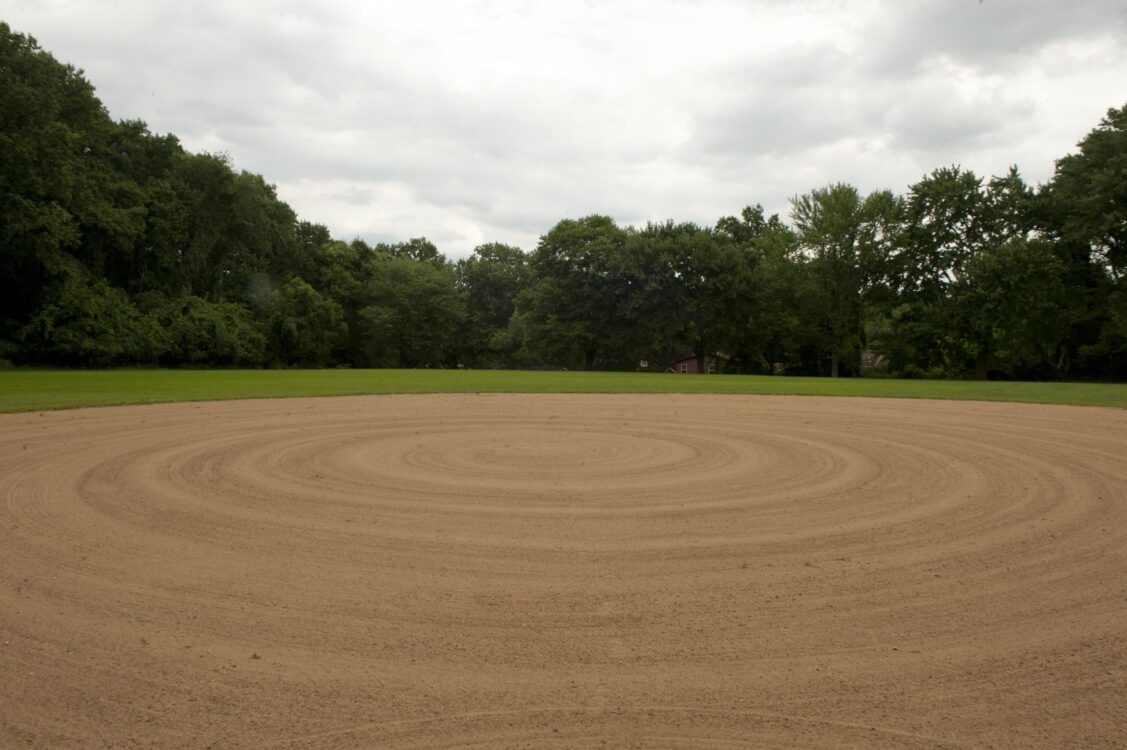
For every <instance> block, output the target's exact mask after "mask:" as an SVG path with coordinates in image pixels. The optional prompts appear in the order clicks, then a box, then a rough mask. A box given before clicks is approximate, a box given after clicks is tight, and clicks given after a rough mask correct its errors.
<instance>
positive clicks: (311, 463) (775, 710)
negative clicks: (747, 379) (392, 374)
mask: <svg viewBox="0 0 1127 750" xmlns="http://www.w3.org/2000/svg"><path fill="white" fill-rule="evenodd" d="M1125 696H1127V412H1124V411H1118V410H1111V409H1096V408H1077V407H1054V406H1029V405H1012V404H981V403H960V402H925V401H895V400H865V399H824V398H785V397H784V398H772V397H755V396H684V395H661V396H648V395H623V396H612V395H599V396H593V395H592V396H580V395H482V396H467V395H437V396H379V397H359V398H331V399H302V400H281V401H244V402H228V403H211V404H175V405H166V406H150V407H121V408H113V409H92V410H82V411H73V412H60V413H50V414H25V415H6V416H3V417H0V747H5V748H7V747H51V748H55V747H61V748H66V747H102V746H105V747H133V746H142V747H150V746H151V747H169V748H171V747H209V746H213V747H262V748H301V747H341V748H345V747H347V748H353V747H428V748H430V747H544V746H556V747H561V748H563V747H666V748H669V747H710V748H711V747H747V746H767V747H844V746H858V747H872V746H880V747H904V748H916V747H921V748H922V747H982V746H993V747H1029V746H1036V747H1122V746H1123V743H1124V727H1127V700H1125Z"/></svg>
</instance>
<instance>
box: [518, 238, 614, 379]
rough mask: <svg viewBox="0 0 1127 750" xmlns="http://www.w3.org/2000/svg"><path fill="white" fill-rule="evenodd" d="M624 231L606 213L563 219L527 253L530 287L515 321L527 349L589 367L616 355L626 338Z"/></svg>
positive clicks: (550, 358) (562, 361)
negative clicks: (622, 260)
mask: <svg viewBox="0 0 1127 750" xmlns="http://www.w3.org/2000/svg"><path fill="white" fill-rule="evenodd" d="M625 243H626V233H625V231H623V230H622V229H620V228H619V227H618V225H616V224H615V223H614V220H613V219H611V218H610V217H607V216H587V217H585V218H582V219H565V220H563V221H561V222H559V223H558V224H556V226H554V227H552V229H551V230H549V231H548V233H547V234H545V235H544V236H543V237H541V238H540V243H539V244H538V245H537V246H536V249H535V250H533V252H532V253H531V255H530V257H529V271H530V276H531V286H530V288H529V289H528V290H527V291H526V292H525V293H524V294H523V295H522V296H521V297H520V299H519V301H518V306H519V311H518V316H517V317H518V321H517V325H518V326H519V327H520V328H521V330H522V331H523V334H524V336H525V343H526V346H527V348H528V349H529V350H530V351H533V352H536V353H537V354H538V355H539V356H540V357H542V358H544V359H545V360H548V361H553V362H555V363H557V364H563V365H568V366H571V365H576V364H578V365H581V366H582V367H584V368H586V369H593V368H594V367H595V365H596V363H598V362H599V360H600V357H601V358H602V359H603V360H604V361H608V360H616V359H617V360H621V358H622V351H623V342H624V340H626V339H627V338H629V334H630V331H629V321H628V319H627V317H626V315H625V307H624V302H625V299H626V297H627V295H628V294H629V290H628V288H627V286H626V285H625V284H624V283H623V278H622V275H621V268H622V263H621V255H622V253H623V249H624V246H625Z"/></svg>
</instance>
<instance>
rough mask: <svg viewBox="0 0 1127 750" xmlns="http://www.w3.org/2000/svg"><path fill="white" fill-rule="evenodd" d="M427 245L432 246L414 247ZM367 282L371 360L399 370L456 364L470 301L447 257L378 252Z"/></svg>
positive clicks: (362, 319)
mask: <svg viewBox="0 0 1127 750" xmlns="http://www.w3.org/2000/svg"><path fill="white" fill-rule="evenodd" d="M424 243H425V244H429V243H426V241H425V240H416V241H412V243H408V244H410V245H413V246H415V247H422V246H424ZM432 247H433V246H432ZM362 284H363V286H362V289H361V298H362V300H363V302H362V303H361V304H362V307H361V308H360V309H359V312H358V315H359V324H358V325H359V331H360V341H361V346H362V351H361V355H362V357H363V358H364V361H365V362H367V363H371V364H374V365H377V366H389V365H390V366H398V367H420V366H425V367H442V366H447V365H452V364H454V363H455V362H456V358H457V356H456V352H457V348H458V332H459V331H460V330H461V329H462V326H463V321H464V319H465V302H464V300H463V298H462V293H461V290H459V289H458V286H457V283H456V273H455V270H454V267H453V265H452V264H450V263H449V262H448V261H447V260H446V259H445V258H444V257H442V256H441V255H436V256H434V257H427V258H421V259H420V258H415V257H412V256H411V255H410V254H408V253H389V252H386V251H385V250H383V249H381V248H376V249H375V250H374V251H372V252H371V253H370V254H369V257H368V258H366V260H365V264H364V280H363V282H362Z"/></svg>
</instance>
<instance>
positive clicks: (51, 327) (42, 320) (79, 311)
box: [18, 266, 168, 367]
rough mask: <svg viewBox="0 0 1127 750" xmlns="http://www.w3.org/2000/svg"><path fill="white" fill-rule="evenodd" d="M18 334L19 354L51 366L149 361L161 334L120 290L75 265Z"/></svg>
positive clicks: (163, 339) (160, 345)
mask: <svg viewBox="0 0 1127 750" xmlns="http://www.w3.org/2000/svg"><path fill="white" fill-rule="evenodd" d="M45 297H46V299H47V300H48V301H47V302H46V303H45V304H44V305H43V306H42V307H41V308H40V309H39V310H38V311H36V313H35V314H34V315H33V316H32V318H31V320H30V321H29V322H28V323H27V324H26V325H25V326H24V327H23V329H22V330H21V331H20V332H19V334H18V341H19V342H20V345H21V358H26V359H29V360H31V361H41V362H47V363H50V364H57V365H86V366H91V365H93V366H102V367H104V366H107V365H113V364H123V363H144V362H150V363H151V362H155V361H156V359H157V357H159V356H160V354H162V353H163V352H164V351H165V349H166V348H167V345H168V339H167V334H166V333H165V331H164V330H163V329H162V328H161V327H160V326H159V325H157V323H156V321H154V320H153V319H152V318H151V317H149V316H147V315H142V314H141V312H140V311H139V310H137V308H136V307H134V305H133V304H132V303H131V302H130V301H129V298H128V296H126V294H125V292H123V291H122V290H120V289H117V288H115V287H112V286H110V285H109V284H107V283H106V282H105V280H103V279H93V280H91V279H89V278H87V277H86V274H85V273H84V272H83V271H82V270H81V269H79V268H75V267H73V266H72V267H70V268H67V269H65V270H64V272H63V273H62V274H61V275H60V276H59V278H58V279H57V280H56V281H55V282H53V283H52V285H51V287H50V288H49V290H48V293H47V294H46V295H45Z"/></svg>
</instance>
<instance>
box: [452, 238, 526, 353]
mask: <svg viewBox="0 0 1127 750" xmlns="http://www.w3.org/2000/svg"><path fill="white" fill-rule="evenodd" d="M457 273H458V286H459V288H461V289H462V290H463V292H464V294H465V304H466V320H465V332H464V335H463V336H462V341H461V347H460V349H461V359H462V360H463V361H464V362H465V363H466V364H468V365H471V366H474V367H483V366H484V367H504V366H511V365H513V364H515V358H516V351H517V348H518V346H519V343H518V341H517V340H515V339H514V337H513V336H512V335H511V332H510V328H509V324H510V322H511V321H512V319H513V313H514V311H515V309H516V299H517V296H518V295H519V294H520V293H521V292H522V291H523V290H524V289H525V288H526V287H527V286H528V283H529V281H528V279H529V270H528V256H527V255H525V254H524V252H523V251H521V249H520V248H518V247H513V246H511V245H503V244H500V243H488V244H485V245H479V246H478V247H476V248H474V251H473V254H472V255H471V256H470V257H469V258H466V259H464V260H461V261H459V262H458V265H457Z"/></svg>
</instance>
